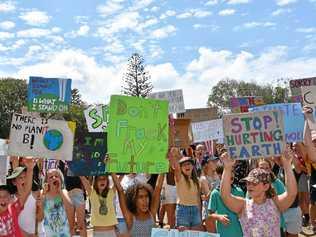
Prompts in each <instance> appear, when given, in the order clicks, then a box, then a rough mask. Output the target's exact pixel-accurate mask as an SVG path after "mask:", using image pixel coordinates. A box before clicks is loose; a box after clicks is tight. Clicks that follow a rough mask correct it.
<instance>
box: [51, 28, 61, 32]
mask: <svg viewBox="0 0 316 237" xmlns="http://www.w3.org/2000/svg"><path fill="white" fill-rule="evenodd" d="M51 31H52V32H53V33H59V32H61V28H59V27H53V28H52V29H51Z"/></svg>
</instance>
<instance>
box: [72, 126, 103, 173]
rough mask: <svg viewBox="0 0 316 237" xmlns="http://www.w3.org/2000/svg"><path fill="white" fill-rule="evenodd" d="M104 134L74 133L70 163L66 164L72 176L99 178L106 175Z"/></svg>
mask: <svg viewBox="0 0 316 237" xmlns="http://www.w3.org/2000/svg"><path fill="white" fill-rule="evenodd" d="M106 135H107V134H106V133H87V132H82V131H80V132H78V131H77V132H76V135H75V146H74V151H73V159H72V161H69V162H67V163H68V167H69V169H70V171H71V173H70V174H71V175H74V176H99V175H105V174H106V171H107V170H106V166H105V156H106V153H107V140H106Z"/></svg>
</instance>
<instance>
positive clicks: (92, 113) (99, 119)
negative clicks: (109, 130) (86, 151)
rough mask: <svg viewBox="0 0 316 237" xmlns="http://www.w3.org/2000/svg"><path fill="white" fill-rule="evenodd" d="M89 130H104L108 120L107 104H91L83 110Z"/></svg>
mask: <svg viewBox="0 0 316 237" xmlns="http://www.w3.org/2000/svg"><path fill="white" fill-rule="evenodd" d="M84 116H85V118H86V122H87V127H88V130H89V132H105V131H106V127H107V123H108V121H109V119H108V118H109V114H108V106H107V105H96V106H91V107H89V108H88V109H86V110H85V111H84Z"/></svg>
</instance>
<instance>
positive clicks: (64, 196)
mask: <svg viewBox="0 0 316 237" xmlns="http://www.w3.org/2000/svg"><path fill="white" fill-rule="evenodd" d="M60 196H61V198H62V200H63V204H64V207H65V210H66V214H67V218H68V222H69V227H70V230H71V231H73V230H74V223H75V215H74V213H75V212H74V206H73V205H72V202H71V199H70V197H69V195H68V192H67V190H65V189H60ZM72 234H74V233H72Z"/></svg>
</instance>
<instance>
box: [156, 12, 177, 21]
mask: <svg viewBox="0 0 316 237" xmlns="http://www.w3.org/2000/svg"><path fill="white" fill-rule="evenodd" d="M176 14H177V12H176V11H173V10H167V11H166V12H165V13H163V14H161V16H160V19H161V20H163V19H166V18H167V17H170V16H175V15H176Z"/></svg>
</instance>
